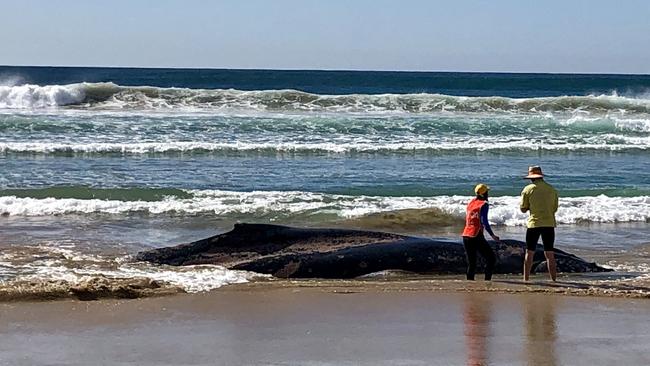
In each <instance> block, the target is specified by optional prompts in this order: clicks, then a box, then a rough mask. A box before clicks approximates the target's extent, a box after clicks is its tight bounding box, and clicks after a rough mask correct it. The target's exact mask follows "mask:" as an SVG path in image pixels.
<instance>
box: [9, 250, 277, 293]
mask: <svg viewBox="0 0 650 366" xmlns="http://www.w3.org/2000/svg"><path fill="white" fill-rule="evenodd" d="M14 250H15V249H14ZM96 277H105V278H111V279H132V278H148V279H152V280H155V281H162V282H165V283H169V284H171V285H175V286H179V287H181V288H182V289H184V290H185V291H187V292H204V291H210V290H213V289H216V288H219V287H222V286H225V285H229V284H235V283H244V282H248V281H250V280H252V279H255V278H262V277H267V276H265V275H261V274H257V273H252V272H247V271H236V270H229V269H227V268H225V267H221V266H216V265H195V266H183V267H174V266H155V265H152V264H148V263H131V262H130V261H129V260H128V258H127V257H106V256H101V255H92V254H88V253H81V252H77V251H75V250H74V249H65V248H60V247H57V246H38V247H37V248H29V249H26V250H25V252H23V253H21V252H20V251H18V252H13V253H3V255H1V256H0V281H4V282H6V281H28V282H39V281H65V282H67V283H69V284H71V285H76V284H80V283H82V282H84V281H86V280H89V279H92V278H96Z"/></svg>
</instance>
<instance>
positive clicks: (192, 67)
mask: <svg viewBox="0 0 650 366" xmlns="http://www.w3.org/2000/svg"><path fill="white" fill-rule="evenodd" d="M0 67H33V68H39V67H40V68H55V67H58V68H87V69H145V70H146V69H150V70H223V71H321V72H394V73H422V74H425V73H441V74H442V73H448V74H534V75H621V76H650V73H626V72H585V71H582V72H573V71H475V70H420V69H410V70H409V69H406V70H390V69H345V68H340V69H339V68H331V69H330V68H326V69H316V68H290V67H289V68H257V67H241V68H231V67H201V66H105V65H0Z"/></svg>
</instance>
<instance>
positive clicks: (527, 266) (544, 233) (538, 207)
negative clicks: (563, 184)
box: [520, 166, 558, 281]
mask: <svg viewBox="0 0 650 366" xmlns="http://www.w3.org/2000/svg"><path fill="white" fill-rule="evenodd" d="M524 179H530V180H531V184H529V185H527V186H526V187H525V188H524V190H523V191H521V205H520V208H521V212H523V213H526V212H529V213H530V215H529V217H528V223H527V225H526V226H527V227H528V229H527V230H526V255H525V259H524V281H528V280H529V278H530V271H531V267H532V266H533V256H534V255H535V249H536V248H537V242H538V241H539V238H540V236H541V237H542V243H544V256H545V257H546V264H547V265H548V273H549V275H550V276H551V280H553V281H555V280H556V277H557V269H556V266H555V252H554V251H553V246H554V244H555V226H556V222H555V213H556V212H557V207H558V194H557V191H556V190H555V188H553V186H551V185H550V184H548V183H546V182H545V181H544V174H543V173H542V168H540V167H539V166H531V167H529V168H528V175H527V176H525V177H524Z"/></svg>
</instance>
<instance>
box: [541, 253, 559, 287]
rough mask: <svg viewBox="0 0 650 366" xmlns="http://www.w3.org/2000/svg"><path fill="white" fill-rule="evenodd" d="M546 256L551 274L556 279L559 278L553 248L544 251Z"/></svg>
mask: <svg viewBox="0 0 650 366" xmlns="http://www.w3.org/2000/svg"><path fill="white" fill-rule="evenodd" d="M544 256H545V257H546V264H547V265H548V274H549V275H551V279H552V280H553V281H555V279H556V278H557V267H556V266H555V252H553V251H552V250H549V251H546V250H545V251H544Z"/></svg>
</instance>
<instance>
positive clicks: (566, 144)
mask: <svg viewBox="0 0 650 366" xmlns="http://www.w3.org/2000/svg"><path fill="white" fill-rule="evenodd" d="M346 140H347V141H346ZM569 140H570V139H568V138H566V139H565V138H554V139H541V138H540V139H538V140H531V139H528V138H524V137H506V138H493V137H463V138H453V137H450V138H440V139H428V140H424V141H417V140H414V141H372V140H369V139H367V138H356V137H350V138H342V139H339V140H337V141H336V142H282V141H268V142H255V141H253V142H243V141H241V142H231V143H212V142H198V141H196V142H194V141H165V142H124V143H118V142H115V143H113V142H79V143H74V142H45V141H34V142H0V152H2V153H34V154H53V153H74V154H128V155H136V154H152V153H201V152H205V153H225V152H277V153H319V152H320V153H333V154H346V153H377V152H389V153H390V152H394V153H413V152H445V151H456V150H462V151H585V150H586V151H626V150H643V151H646V150H648V149H650V136H625V135H617V134H601V135H596V136H589V137H584V138H583V142H570V141H569Z"/></svg>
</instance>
